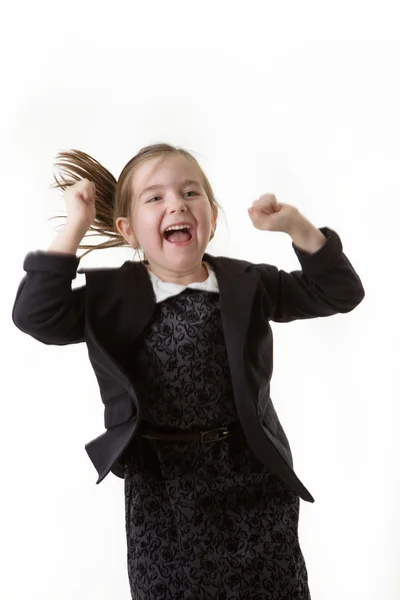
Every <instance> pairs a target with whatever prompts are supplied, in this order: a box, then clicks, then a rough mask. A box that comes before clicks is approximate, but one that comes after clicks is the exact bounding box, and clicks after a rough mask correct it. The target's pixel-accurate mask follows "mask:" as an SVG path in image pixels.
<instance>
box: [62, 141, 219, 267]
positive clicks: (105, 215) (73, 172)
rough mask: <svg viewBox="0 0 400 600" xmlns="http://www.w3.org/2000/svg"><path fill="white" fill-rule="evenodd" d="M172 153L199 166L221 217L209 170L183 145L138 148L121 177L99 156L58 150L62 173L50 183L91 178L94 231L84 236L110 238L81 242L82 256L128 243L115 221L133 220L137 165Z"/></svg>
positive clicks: (67, 184) (201, 177) (66, 183)
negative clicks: (94, 213)
mask: <svg viewBox="0 0 400 600" xmlns="http://www.w3.org/2000/svg"><path fill="white" fill-rule="evenodd" d="M170 154H180V155H182V156H185V157H186V158H187V159H188V160H190V161H192V163H193V164H194V165H195V166H196V168H197V170H198V173H199V176H200V179H201V182H202V184H203V187H204V189H205V191H206V194H207V198H208V200H209V202H210V205H211V208H212V210H213V213H214V215H215V216H216V217H218V216H219V211H222V207H221V206H220V205H219V203H218V202H217V200H216V198H215V195H214V192H213V190H212V187H211V184H210V182H209V180H208V178H207V176H206V174H205V173H204V171H203V169H202V168H201V167H200V165H199V163H198V162H197V160H196V159H195V158H194V156H193V155H192V154H191V153H190V152H188V151H187V150H185V149H183V148H179V147H175V146H172V145H170V144H164V143H159V144H152V145H150V146H145V147H144V148H142V149H141V150H139V152H138V153H137V154H136V155H135V156H134V157H133V158H131V159H130V160H129V162H128V163H127V164H126V165H125V167H124V168H123V169H122V171H121V173H120V176H119V178H118V180H116V179H115V177H114V176H113V175H112V174H111V173H110V171H108V170H107V169H106V168H105V167H103V166H102V165H101V164H100V163H99V162H98V161H97V160H95V159H94V158H92V157H91V156H89V154H86V153H85V152H82V151H80V150H69V151H66V152H59V153H58V154H57V157H56V162H55V165H54V166H55V167H57V168H58V170H59V171H60V175H59V179H58V178H57V176H56V175H55V174H54V179H55V183H53V184H52V185H51V186H50V187H53V188H60V189H61V190H63V191H65V189H66V188H67V187H69V186H71V185H74V184H75V183H76V182H77V181H80V180H81V179H89V180H90V181H92V182H93V183H94V184H95V187H96V197H95V209H96V216H95V219H94V221H93V223H92V225H90V227H89V229H88V232H89V231H92V232H94V233H92V234H89V233H86V235H85V236H84V237H85V238H86V237H93V236H102V237H106V238H108V239H107V240H106V241H105V242H101V243H98V244H90V245H88V244H80V245H79V246H78V249H83V250H84V249H86V250H87V252H85V253H84V254H82V257H83V256H85V255H86V254H89V253H90V252H92V251H93V250H99V249H102V248H113V247H118V246H129V244H128V243H127V242H126V240H125V239H124V238H123V237H122V235H121V234H120V232H119V231H118V229H117V228H116V225H115V223H116V220H117V218H118V217H126V218H127V219H128V220H129V222H131V218H132V190H133V177H134V174H135V172H136V170H137V168H138V166H139V165H140V164H142V163H143V162H144V161H145V160H148V159H150V158H156V157H160V161H159V162H162V161H163V160H164V159H165V158H166V157H167V156H168V155H170ZM158 164H159V163H157V165H156V167H155V168H157V166H158ZM57 218H64V219H66V218H67V216H66V215H58V216H56V217H52V219H57ZM214 233H215V230H214V231H213V233H212V235H211V237H210V240H211V239H212V238H213V237H214Z"/></svg>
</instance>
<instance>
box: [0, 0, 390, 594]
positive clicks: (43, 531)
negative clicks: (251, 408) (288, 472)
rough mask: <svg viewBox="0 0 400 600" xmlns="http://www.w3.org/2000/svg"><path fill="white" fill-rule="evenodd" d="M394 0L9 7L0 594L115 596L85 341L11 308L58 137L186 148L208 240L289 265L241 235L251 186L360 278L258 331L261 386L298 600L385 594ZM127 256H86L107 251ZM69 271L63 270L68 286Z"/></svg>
mask: <svg viewBox="0 0 400 600" xmlns="http://www.w3.org/2000/svg"><path fill="white" fill-rule="evenodd" d="M395 8H396V3H395V2H391V3H390V2H382V1H380V2H379V3H378V2H365V1H363V2H361V1H360V2H355V1H349V0H346V1H345V2H343V1H339V2H338V1H336V2H334V3H333V2H332V3H327V2H320V1H319V2H317V1H305V0H303V1H302V2H294V1H292V2H284V1H282V0H281V1H280V2H267V1H265V0H264V1H262V2H250V1H249V2H240V3H239V2H231V3H226V4H225V3H224V2H220V3H218V2H216V1H215V0H214V2H204V1H202V2H201V3H200V2H197V3H194V2H191V1H190V0H185V1H181V2H177V1H171V0H169V1H168V2H155V1H152V2H148V3H146V2H133V1H129V2H121V1H114V2H112V3H110V2H99V1H97V2H84V1H82V2H76V1H69V2H67V3H61V2H52V3H50V2H44V1H36V2H34V3H31V2H30V3H28V2H26V1H25V2H20V3H18V4H16V5H13V8H10V3H9V4H8V6H7V8H4V9H3V13H2V26H1V27H2V31H1V36H0V39H1V42H0V43H1V48H0V50H1V89H2V92H1V103H2V106H1V108H2V110H1V117H0V118H1V132H0V133H1V135H0V144H1V173H2V177H1V216H2V230H3V231H2V236H1V250H2V252H1V268H2V274H3V282H4V283H3V285H2V288H1V302H2V306H1V308H2V310H1V341H2V343H1V352H2V355H1V362H0V365H1V383H2V390H1V436H0V460H1V494H0V545H1V546H0V548H1V555H2V556H1V561H0V565H1V566H0V571H1V576H0V597H1V598H2V599H4V600H16V599H18V600H20V599H22V598H23V599H28V598H29V600H47V599H52V600H53V599H57V600H87V599H88V598H90V599H92V598H95V599H96V600H106V599H107V600H111V599H112V600H115V599H116V598H118V600H125V599H128V598H130V593H129V587H128V581H127V574H126V545H125V529H124V527H125V524H124V492H123V480H122V479H118V478H116V477H115V476H114V475H112V474H110V475H109V476H108V477H107V478H106V480H104V481H103V482H102V483H101V484H100V485H99V486H96V485H95V481H96V479H97V473H96V472H95V470H94V467H93V466H92V464H91V462H90V461H89V458H88V457H87V455H86V452H85V450H84V444H85V443H86V442H88V441H89V440H91V439H92V438H94V437H96V436H97V435H100V433H102V431H103V410H102V404H101V400H100V395H99V392H98V387H97V383H96V380H95V376H94V373H93V371H92V369H91V366H90V363H89V360H88V357H87V352H86V348H85V346H84V345H83V344H82V345H75V346H69V347H55V346H53V347H52V346H48V347H46V346H45V345H42V344H40V343H39V342H36V341H35V340H33V339H32V338H30V337H29V336H27V335H24V334H23V333H21V332H20V331H19V330H18V329H16V328H15V326H14V325H13V323H12V321H11V309H12V305H13V302H14V298H15V294H16V290H17V286H18V283H19V281H20V280H21V278H22V277H23V275H24V272H23V270H22V263H23V259H24V257H25V255H26V254H27V252H29V251H31V250H36V249H46V248H47V247H48V245H49V244H50V243H51V241H52V240H53V239H54V237H55V235H56V232H55V230H54V228H55V227H56V225H57V222H55V221H51V222H48V221H47V219H49V217H51V216H53V215H54V214H57V213H58V212H59V209H62V208H63V207H64V204H63V199H62V194H61V195H60V193H59V192H55V191H50V190H49V185H50V184H51V182H52V177H53V162H54V159H55V155H56V153H57V152H58V151H59V150H66V149H69V148H77V149H80V150H83V151H85V152H88V153H89V154H91V155H93V156H94V157H95V158H97V159H98V160H99V161H100V162H101V163H102V164H103V165H104V166H106V167H107V168H108V169H110V170H111V172H112V173H113V174H114V175H115V176H116V177H118V175H119V173H120V171H121V170H122V168H123V166H124V165H125V164H126V162H127V161H128V160H129V159H130V158H131V157H132V156H133V155H134V154H135V153H136V152H137V151H138V150H139V149H140V148H141V147H142V146H144V145H147V144H150V143H154V142H158V141H165V142H169V143H172V144H175V145H180V146H183V147H185V148H187V149H188V150H189V151H192V152H193V153H194V155H195V156H196V158H197V159H198V160H199V162H200V164H201V166H202V167H203V168H204V169H205V171H206V173H207V174H208V176H209V178H210V180H211V183H212V185H213V186H214V189H215V192H216V196H217V199H218V200H219V201H220V202H221V204H222V205H223V207H224V209H225V217H223V219H222V221H221V222H220V224H219V227H218V230H217V235H216V239H215V241H213V243H212V244H210V246H209V249H208V250H209V252H211V253H213V254H216V255H218V254H223V255H226V256H232V257H238V258H244V259H247V260H252V261H254V262H266V263H270V264H275V265H277V266H278V267H280V268H284V269H286V270H293V269H297V268H299V263H298V261H297V258H296V256H295V254H294V252H293V250H292V247H291V240H290V238H289V237H288V236H287V235H286V234H283V233H271V232H261V231H258V230H255V229H254V228H253V226H252V224H251V221H250V219H249V218H248V215H247V208H248V207H249V206H250V205H251V203H252V202H253V200H255V199H257V198H258V197H259V196H260V195H261V194H263V193H267V192H270V193H274V194H275V195H276V196H277V198H278V200H279V201H282V202H286V203H289V204H293V205H295V206H297V207H298V208H299V210H300V211H301V212H302V213H303V214H304V215H305V216H306V217H307V218H308V219H310V220H311V221H312V222H313V223H314V224H315V225H316V226H318V227H322V226H329V227H331V228H332V229H334V230H336V231H337V232H338V233H339V235H340V237H341V240H342V243H343V246H344V252H345V254H346V255H347V257H348V258H349V260H350V262H351V263H352V264H353V266H354V268H355V269H356V271H357V273H358V274H359V276H360V277H361V280H362V282H363V285H364V287H365V291H366V296H365V299H364V301H363V302H362V304H361V305H360V306H359V307H357V308H356V309H355V310H354V311H353V312H351V313H349V314H345V315H335V316H333V317H330V318H327V319H316V320H308V321H299V322H294V323H290V324H272V326H273V331H274V339H275V354H274V376H273V381H272V398H273V401H274V404H275V407H276V409H277V411H278V414H279V416H280V419H281V421H282V424H283V426H284V428H285V430H286V433H287V435H288V437H289V440H290V443H291V446H292V451H293V454H294V461H295V468H296V472H297V474H298V475H299V477H300V478H301V479H302V480H303V482H304V483H305V485H306V486H307V487H308V488H309V489H310V491H311V493H312V494H313V495H314V497H315V499H316V502H315V503H314V504H309V503H306V502H303V501H302V502H301V515H300V540H301V546H302V550H303V553H304V555H305V558H306V562H307V566H308V572H309V581H310V588H311V592H312V598H313V600H338V598H340V600H355V599H358V598H359V599H360V600H361V599H362V600H376V599H377V598H379V600H397V599H398V598H399V596H400V568H399V562H400V541H399V539H400V538H399V534H400V509H399V506H400V476H399V467H398V459H399V452H400V442H399V436H398V429H399V418H400V410H399V401H400V394H399V383H398V370H399V358H400V355H399V324H398V306H399V273H398V268H399V251H398V243H397V242H398V236H399V225H398V218H399V201H400V200H399V192H400V183H399V164H400V144H399V139H400V117H399V114H400V111H399V107H400V89H399V86H398V83H399V81H398V71H399V53H400V41H399V37H398V20H397V19H396V12H395ZM131 256H132V253H131V252H130V251H129V249H125V250H124V249H117V250H110V251H104V250H103V251H98V252H95V253H93V254H92V255H89V256H88V257H85V258H84V259H83V260H82V262H81V266H82V267H84V266H92V265H119V264H122V262H124V260H128V259H130V258H131ZM83 283H84V277H83V275H79V276H78V278H77V280H75V281H74V285H77V284H79V285H81V284H83Z"/></svg>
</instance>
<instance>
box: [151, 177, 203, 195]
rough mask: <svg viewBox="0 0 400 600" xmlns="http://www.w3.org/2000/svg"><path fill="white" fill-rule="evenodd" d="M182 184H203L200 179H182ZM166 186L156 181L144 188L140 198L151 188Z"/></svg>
mask: <svg viewBox="0 0 400 600" xmlns="http://www.w3.org/2000/svg"><path fill="white" fill-rule="evenodd" d="M180 185H181V186H185V185H201V184H200V181H196V180H195V179H185V180H184V181H181V184H180ZM162 187H164V186H163V185H161V184H160V183H155V184H154V185H149V186H148V187H147V188H145V189H144V190H142V191H141V192H140V194H139V198H140V197H141V196H143V194H145V193H146V192H149V191H151V190H156V189H159V188H162Z"/></svg>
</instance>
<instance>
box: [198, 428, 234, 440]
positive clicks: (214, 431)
mask: <svg viewBox="0 0 400 600" xmlns="http://www.w3.org/2000/svg"><path fill="white" fill-rule="evenodd" d="M219 432H222V433H221V434H220V435H219V436H218V433H219ZM210 434H214V435H212V436H211V439H207V440H205V439H204V436H205V435H208V436H209V435H210ZM228 434H229V431H228V428H227V427H220V428H219V429H210V430H209V431H202V432H201V443H202V444H210V443H212V442H219V441H220V440H224V439H225V438H226V436H227V435H228Z"/></svg>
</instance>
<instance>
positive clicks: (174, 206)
mask: <svg viewBox="0 0 400 600" xmlns="http://www.w3.org/2000/svg"><path fill="white" fill-rule="evenodd" d="M186 211H187V206H186V200H185V198H182V197H181V196H179V194H171V197H170V198H169V200H168V212H170V213H174V212H186Z"/></svg>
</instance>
